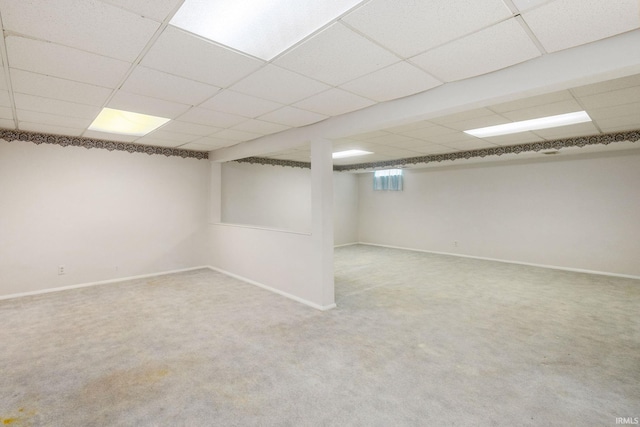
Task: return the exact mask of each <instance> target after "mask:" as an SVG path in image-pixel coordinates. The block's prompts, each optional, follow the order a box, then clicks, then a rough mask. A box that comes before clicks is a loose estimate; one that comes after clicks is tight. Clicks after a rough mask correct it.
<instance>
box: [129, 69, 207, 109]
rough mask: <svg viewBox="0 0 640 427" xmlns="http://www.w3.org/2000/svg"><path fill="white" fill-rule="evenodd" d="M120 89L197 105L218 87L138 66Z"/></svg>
mask: <svg viewBox="0 0 640 427" xmlns="http://www.w3.org/2000/svg"><path fill="white" fill-rule="evenodd" d="M122 90H124V91H127V92H130V93H135V94H138V95H145V96H149V97H152V98H158V99H163V100H165V101H173V102H179V103H181V104H187V105H198V104H200V103H201V102H203V101H204V100H206V99H208V98H209V97H211V96H213V95H214V94H215V93H216V92H218V91H219V90H220V88H218V87H216V86H211V85H208V84H205V83H200V82H197V81H195V80H189V79H185V78H182V77H178V76H174V75H171V74H167V73H163V72H162V71H157V70H154V69H151V68H147V67H140V66H138V67H136V68H135V70H133V72H132V73H131V75H130V76H129V77H128V78H127V80H126V81H125V82H124V84H123V85H122Z"/></svg>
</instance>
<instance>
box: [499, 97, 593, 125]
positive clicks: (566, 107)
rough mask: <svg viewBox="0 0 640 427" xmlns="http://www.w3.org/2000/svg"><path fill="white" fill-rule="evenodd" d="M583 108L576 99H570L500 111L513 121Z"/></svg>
mask: <svg viewBox="0 0 640 427" xmlns="http://www.w3.org/2000/svg"><path fill="white" fill-rule="evenodd" d="M582 110H583V108H582V106H581V105H580V104H578V103H577V102H576V101H574V100H572V99H570V100H567V101H561V102H554V103H553V104H547V105H538V106H536V107H529V108H525V109H522V110H516V111H508V112H506V113H502V115H503V116H505V117H506V118H508V119H510V120H513V121H515V122H517V121H520V120H530V119H537V118H540V117H547V116H555V115H558V114H566V113H573V112H575V111H582Z"/></svg>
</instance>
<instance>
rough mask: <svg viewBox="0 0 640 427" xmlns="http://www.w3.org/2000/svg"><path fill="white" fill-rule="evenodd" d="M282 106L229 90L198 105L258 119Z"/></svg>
mask: <svg viewBox="0 0 640 427" xmlns="http://www.w3.org/2000/svg"><path fill="white" fill-rule="evenodd" d="M282 106H283V105H282V104H279V103H277V102H273V101H267V100H266V99H261V98H256V97H255V96H250V95H245V94H243V93H239V92H234V91H231V90H223V91H222V92H220V93H219V94H217V95H216V96H214V97H213V98H211V99H209V100H208V101H207V102H205V103H203V104H202V105H200V107H202V108H208V109H211V110H216V111H221V112H223V113H230V114H237V115H239V116H243V117H249V118H253V117H258V116H260V115H262V114H266V113H269V112H271V111H273V110H277V109H278V108H280V107H282Z"/></svg>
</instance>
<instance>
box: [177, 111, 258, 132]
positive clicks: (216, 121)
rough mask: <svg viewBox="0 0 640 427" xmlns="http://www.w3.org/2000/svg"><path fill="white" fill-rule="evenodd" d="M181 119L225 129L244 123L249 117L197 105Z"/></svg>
mask: <svg viewBox="0 0 640 427" xmlns="http://www.w3.org/2000/svg"><path fill="white" fill-rule="evenodd" d="M180 120H181V121H184V122H192V123H197V124H201V125H205V126H214V127H217V128H223V129H224V128H229V127H231V126H235V125H237V124H239V123H242V122H244V121H246V120H247V118H246V117H241V116H237V115H235V114H227V113H221V112H219V111H213V110H207V109H206V108H198V107H195V108H192V109H190V110H189V111H187V112H186V113H185V114H183V115H182V116H180Z"/></svg>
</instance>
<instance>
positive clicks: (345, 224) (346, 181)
mask: <svg viewBox="0 0 640 427" xmlns="http://www.w3.org/2000/svg"><path fill="white" fill-rule="evenodd" d="M333 200H334V202H333V243H334V245H346V244H349V243H357V242H358V176H357V175H356V174H353V173H347V172H334V173H333Z"/></svg>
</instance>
